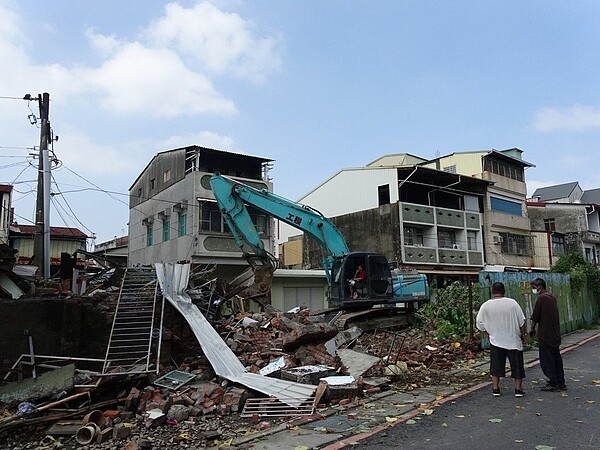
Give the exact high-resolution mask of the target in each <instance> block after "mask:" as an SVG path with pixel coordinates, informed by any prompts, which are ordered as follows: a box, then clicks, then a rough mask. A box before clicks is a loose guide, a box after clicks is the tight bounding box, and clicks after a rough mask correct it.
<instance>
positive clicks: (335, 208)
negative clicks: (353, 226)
mask: <svg viewBox="0 0 600 450" xmlns="http://www.w3.org/2000/svg"><path fill="white" fill-rule="evenodd" d="M386 184H387V185H389V189H390V203H396V202H397V201H398V172H397V170H396V169H395V168H390V167H387V168H383V167H373V168H371V167H360V168H353V169H343V170H341V171H340V172H338V173H336V174H335V175H333V176H332V177H331V178H329V179H328V180H327V181H325V182H324V183H323V184H321V185H320V186H318V187H316V188H315V189H313V190H312V191H310V192H309V193H308V194H306V195H304V196H303V197H301V198H300V200H298V202H299V203H302V204H304V205H308V206H310V207H312V208H315V209H317V210H318V211H320V212H321V213H322V214H323V215H325V216H326V217H335V216H341V215H343V214H350V213H353V212H357V211H363V210H365V209H372V208H377V206H379V198H378V187H379V186H382V185H386ZM278 233H279V234H278V236H277V240H278V242H280V243H281V242H286V241H287V240H288V239H289V238H290V236H297V235H299V234H302V232H301V231H300V230H298V229H296V228H294V227H292V226H290V225H288V224H286V223H283V222H280V223H279V225H278Z"/></svg>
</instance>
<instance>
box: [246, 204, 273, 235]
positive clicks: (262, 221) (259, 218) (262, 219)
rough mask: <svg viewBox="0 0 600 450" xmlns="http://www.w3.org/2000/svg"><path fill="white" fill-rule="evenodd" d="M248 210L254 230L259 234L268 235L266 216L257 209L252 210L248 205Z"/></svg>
mask: <svg viewBox="0 0 600 450" xmlns="http://www.w3.org/2000/svg"><path fill="white" fill-rule="evenodd" d="M248 210H249V211H248V212H249V213H250V218H251V219H252V223H253V224H254V226H255V227H256V231H258V234H260V235H261V236H268V235H269V221H268V219H267V216H266V215H264V214H260V213H258V212H257V211H255V210H253V209H252V208H251V207H248Z"/></svg>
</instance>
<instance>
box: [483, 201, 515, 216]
mask: <svg viewBox="0 0 600 450" xmlns="http://www.w3.org/2000/svg"><path fill="white" fill-rule="evenodd" d="M490 207H491V208H492V211H498V212H503V213H507V214H512V215H513V216H523V207H522V206H521V203H519V202H511V201H510V200H504V199H502V198H498V197H491V198H490Z"/></svg>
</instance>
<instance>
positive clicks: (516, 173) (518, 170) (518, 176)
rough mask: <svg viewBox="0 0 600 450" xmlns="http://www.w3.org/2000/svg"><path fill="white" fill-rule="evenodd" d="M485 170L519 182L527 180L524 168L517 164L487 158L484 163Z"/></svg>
mask: <svg viewBox="0 0 600 450" xmlns="http://www.w3.org/2000/svg"><path fill="white" fill-rule="evenodd" d="M483 170H485V171H486V172H492V173H495V174H496V175H500V176H502V177H506V178H511V179H513V180H517V181H524V180H525V170H524V168H523V166H521V165H520V164H517V163H512V162H508V161H501V160H499V159H496V158H491V157H487V158H485V161H484V163H483Z"/></svg>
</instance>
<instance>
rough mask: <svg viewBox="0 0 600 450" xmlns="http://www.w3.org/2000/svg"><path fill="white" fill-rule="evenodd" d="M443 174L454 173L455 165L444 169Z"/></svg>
mask: <svg viewBox="0 0 600 450" xmlns="http://www.w3.org/2000/svg"><path fill="white" fill-rule="evenodd" d="M443 170H444V172H448V173H456V164H452V165H451V166H446V167H444V169H443Z"/></svg>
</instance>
